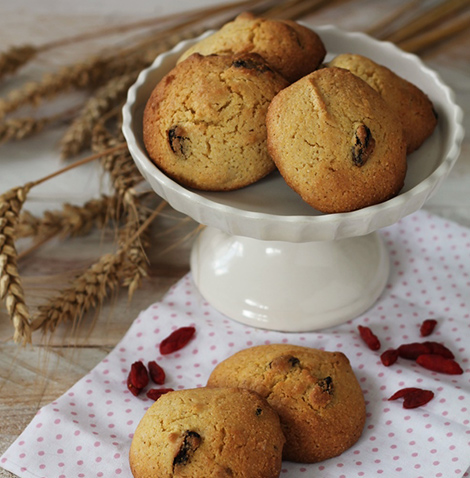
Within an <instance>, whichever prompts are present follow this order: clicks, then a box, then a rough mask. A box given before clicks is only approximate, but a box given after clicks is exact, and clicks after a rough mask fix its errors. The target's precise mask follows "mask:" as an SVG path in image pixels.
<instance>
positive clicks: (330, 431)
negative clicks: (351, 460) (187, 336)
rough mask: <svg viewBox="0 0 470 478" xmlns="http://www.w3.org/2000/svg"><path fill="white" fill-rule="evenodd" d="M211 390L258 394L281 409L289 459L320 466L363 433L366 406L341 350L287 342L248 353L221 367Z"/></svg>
mask: <svg viewBox="0 0 470 478" xmlns="http://www.w3.org/2000/svg"><path fill="white" fill-rule="evenodd" d="M207 386H208V387H241V388H246V389H249V390H254V391H255V392H257V393H259V394H260V395H261V396H262V397H265V398H266V400H267V401H268V403H269V404H270V405H271V406H272V407H273V408H274V410H276V411H277V413H278V414H279V416H280V419H281V425H282V428H283V431H284V435H285V437H286V444H285V445H284V452H283V457H284V459H286V460H290V461H297V462H304V463H314V462H318V461H322V460H326V459H328V458H331V457H333V456H337V455H339V454H341V453H342V452H344V451H345V450H347V449H348V448H349V447H351V446H352V445H353V444H354V443H356V441H357V440H358V439H359V437H360V436H361V434H362V429H363V427H364V422H365V413H366V412H365V403H364V397H363V394H362V390H361V387H360V386H359V383H358V381H357V379H356V377H355V375H354V372H353V370H352V368H351V365H350V363H349V360H348V359H347V357H346V356H345V355H344V354H342V353H341V352H324V351H321V350H317V349H312V348H307V347H300V346H295V345H287V344H272V345H261V346H257V347H252V348H249V349H245V350H242V351H240V352H238V353H236V354H235V355H232V356H231V357H229V358H228V359H226V360H225V361H223V362H221V363H220V364H218V365H217V366H216V368H215V369H214V371H213V372H212V374H211V375H210V378H209V381H208V383H207Z"/></svg>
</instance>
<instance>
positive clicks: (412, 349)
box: [397, 341, 454, 360]
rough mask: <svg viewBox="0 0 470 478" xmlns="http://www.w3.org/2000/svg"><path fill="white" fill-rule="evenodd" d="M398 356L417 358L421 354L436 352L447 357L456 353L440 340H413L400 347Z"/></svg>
mask: <svg viewBox="0 0 470 478" xmlns="http://www.w3.org/2000/svg"><path fill="white" fill-rule="evenodd" d="M397 350H398V356H399V357H401V358H404V359H408V360H416V359H417V358H418V357H419V356H420V355H424V354H434V355H442V356H443V357H446V358H454V354H453V353H452V352H451V351H450V350H449V349H448V348H447V347H446V346H445V345H443V344H440V343H439V342H429V341H428V342H411V343H409V344H402V345H400V346H399V347H398V349H397Z"/></svg>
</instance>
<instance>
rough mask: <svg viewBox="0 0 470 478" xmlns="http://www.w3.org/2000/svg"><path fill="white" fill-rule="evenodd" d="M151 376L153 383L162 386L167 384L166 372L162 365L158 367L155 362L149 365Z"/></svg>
mask: <svg viewBox="0 0 470 478" xmlns="http://www.w3.org/2000/svg"><path fill="white" fill-rule="evenodd" d="M148 368H149V375H150V378H151V379H152V381H153V382H155V383H156V384H157V385H162V384H164V383H165V371H164V370H163V368H162V367H160V365H158V363H157V362H155V360H153V361H152V362H149V363H148Z"/></svg>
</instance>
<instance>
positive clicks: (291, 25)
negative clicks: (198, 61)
mask: <svg viewBox="0 0 470 478" xmlns="http://www.w3.org/2000/svg"><path fill="white" fill-rule="evenodd" d="M248 52H249V53H258V54H259V55H261V56H262V57H263V58H264V59H265V60H266V61H267V62H268V63H269V64H270V65H271V66H272V67H273V68H274V69H275V70H277V71H278V72H279V73H281V75H283V76H284V77H285V78H286V79H287V80H288V81H289V82H291V83H292V82H294V81H296V80H298V79H299V78H302V76H305V75H307V74H308V73H311V72H312V71H314V70H316V69H317V68H318V66H319V65H320V64H321V62H322V61H323V59H324V58H325V55H326V49H325V45H324V44H323V42H322V40H321V38H320V37H319V36H318V34H317V33H315V32H314V31H313V30H312V29H310V28H308V27H305V26H303V25H300V24H299V23H297V22H295V21H291V20H277V19H268V18H262V17H256V16H255V15H253V14H252V13H248V12H245V13H242V14H240V15H238V16H237V17H236V18H235V20H233V21H231V22H228V23H226V24H225V25H224V26H223V27H222V28H221V29H220V30H218V31H217V32H215V33H213V34H212V35H211V36H209V37H206V38H204V39H203V40H201V41H199V42H198V43H197V44H195V45H193V46H192V47H190V48H189V49H188V50H187V51H186V52H185V53H183V55H182V56H181V58H180V61H181V60H184V59H185V58H188V57H189V56H190V55H191V54H193V53H200V54H201V55H211V54H214V53H216V54H227V53H231V54H233V53H248Z"/></svg>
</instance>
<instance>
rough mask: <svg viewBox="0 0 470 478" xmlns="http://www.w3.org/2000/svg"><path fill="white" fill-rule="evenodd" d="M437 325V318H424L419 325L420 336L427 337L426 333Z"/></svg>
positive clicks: (428, 333) (429, 332) (430, 332)
mask: <svg viewBox="0 0 470 478" xmlns="http://www.w3.org/2000/svg"><path fill="white" fill-rule="evenodd" d="M436 325H437V320H435V319H426V320H425V321H424V322H423V323H422V324H421V327H420V328H419V332H420V334H421V337H427V336H428V335H431V334H432V333H433V331H434V328H435V327H436Z"/></svg>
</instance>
